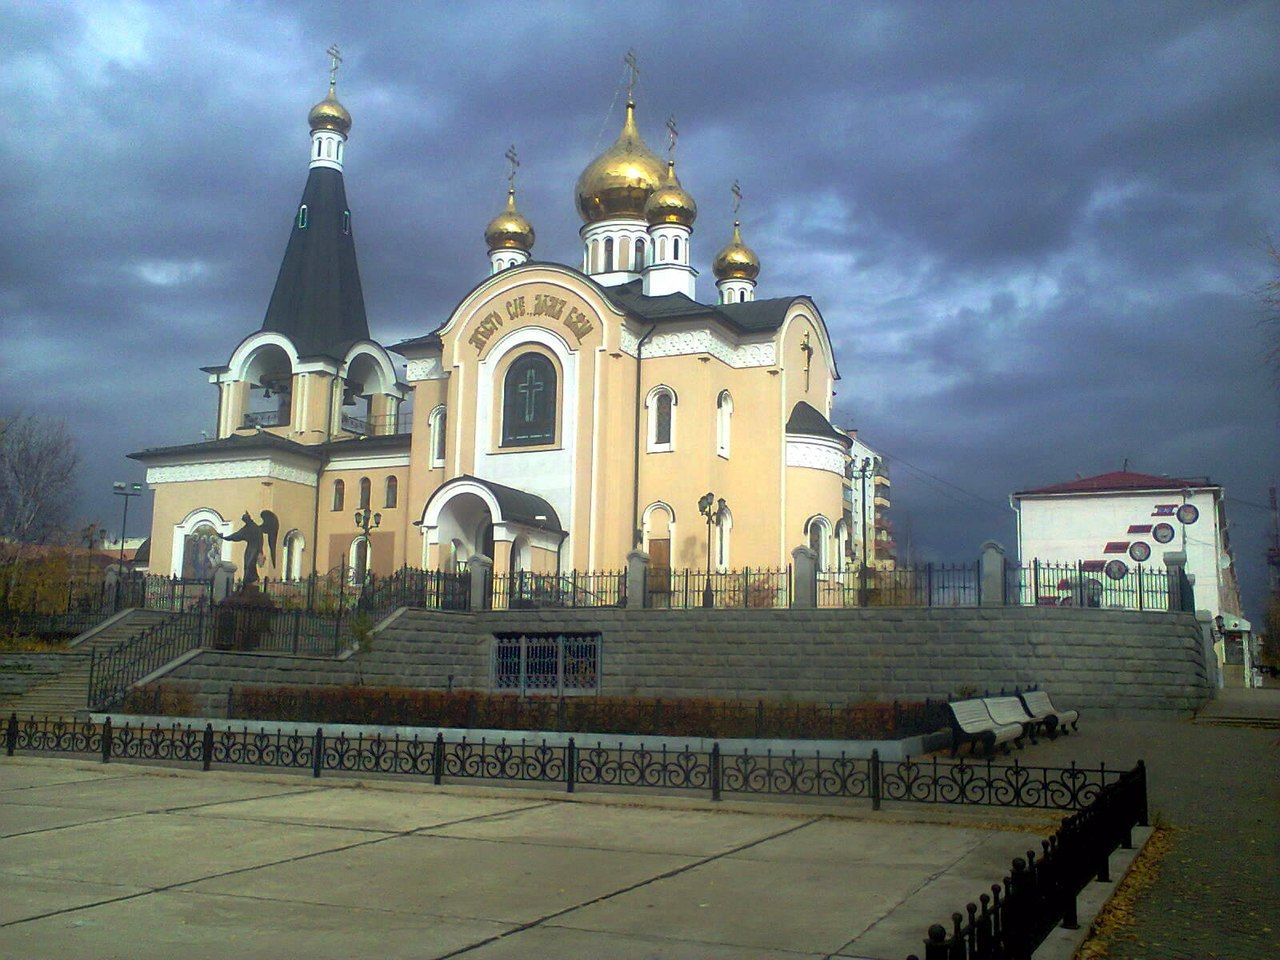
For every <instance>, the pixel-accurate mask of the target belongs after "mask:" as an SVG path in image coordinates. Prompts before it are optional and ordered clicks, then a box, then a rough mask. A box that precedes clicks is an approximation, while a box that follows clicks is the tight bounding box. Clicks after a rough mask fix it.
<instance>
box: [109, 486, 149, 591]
mask: <svg viewBox="0 0 1280 960" xmlns="http://www.w3.org/2000/svg"><path fill="white" fill-rule="evenodd" d="M111 492H112V493H113V494H115V495H116V496H117V497H123V498H124V510H123V512H122V513H121V515H120V570H119V573H118V575H117V577H116V609H117V610H119V609H120V584H121V582H122V581H123V580H124V537H125V529H126V527H127V525H128V523H129V501H130V499H132V498H133V497H140V496H142V484H140V483H125V482H124V481H122V480H117V481H116V482H115V483H113V484H111Z"/></svg>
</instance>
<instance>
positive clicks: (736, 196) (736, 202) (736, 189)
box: [729, 180, 742, 216]
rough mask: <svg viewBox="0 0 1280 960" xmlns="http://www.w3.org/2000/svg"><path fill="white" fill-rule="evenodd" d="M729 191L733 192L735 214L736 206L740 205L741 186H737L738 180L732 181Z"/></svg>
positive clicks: (736, 211)
mask: <svg viewBox="0 0 1280 960" xmlns="http://www.w3.org/2000/svg"><path fill="white" fill-rule="evenodd" d="M729 192H730V193H732V194H733V213H734V216H737V213H738V208H739V207H740V206H742V187H740V186H738V181H737V180H734V181H733V186H732V187H730V188H729Z"/></svg>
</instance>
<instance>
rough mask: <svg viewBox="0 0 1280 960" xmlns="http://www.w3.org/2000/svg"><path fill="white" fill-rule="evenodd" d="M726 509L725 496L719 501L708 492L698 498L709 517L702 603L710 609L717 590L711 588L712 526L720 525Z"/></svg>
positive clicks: (699, 510)
mask: <svg viewBox="0 0 1280 960" xmlns="http://www.w3.org/2000/svg"><path fill="white" fill-rule="evenodd" d="M724 509H725V502H724V497H721V498H720V500H719V502H718V503H717V502H716V495H715V494H714V493H711V492H707V493H706V494H704V495H703V496H702V498H701V499H700V500H698V512H699V513H700V514H702V515H703V516H704V517H706V518H707V583H706V586H704V587H703V588H702V605H703V607H706V608H708V609H709V608H711V607H714V606H715V591H713V590H712V589H711V528H712V526H717V527H718V526H720V521H721V518H722V517H723V516H724Z"/></svg>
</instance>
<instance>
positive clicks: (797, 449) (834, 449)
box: [787, 437, 845, 478]
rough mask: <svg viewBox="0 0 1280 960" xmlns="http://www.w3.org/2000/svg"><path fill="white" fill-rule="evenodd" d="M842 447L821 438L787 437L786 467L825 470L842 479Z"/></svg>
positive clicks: (834, 441)
mask: <svg viewBox="0 0 1280 960" xmlns="http://www.w3.org/2000/svg"><path fill="white" fill-rule="evenodd" d="M844 462H845V452H844V446H843V445H842V444H840V443H839V442H838V441H836V440H824V439H823V438H821V437H787V466H788V467H808V468H809V469H811V470H825V471H827V472H828V473H834V474H836V475H837V476H839V477H842V478H843V477H844Z"/></svg>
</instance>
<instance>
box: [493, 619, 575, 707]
mask: <svg viewBox="0 0 1280 960" xmlns="http://www.w3.org/2000/svg"><path fill="white" fill-rule="evenodd" d="M492 678H493V689H494V690H495V691H499V692H509V693H519V694H520V695H521V696H536V695H539V694H542V695H554V696H564V695H566V694H594V693H599V692H600V634H598V633H499V634H495V635H494V638H493V661H492Z"/></svg>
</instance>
